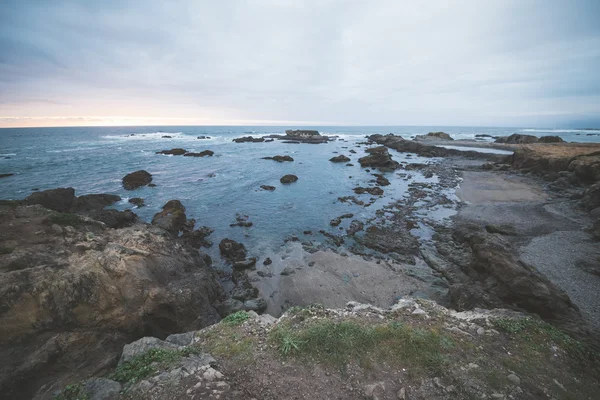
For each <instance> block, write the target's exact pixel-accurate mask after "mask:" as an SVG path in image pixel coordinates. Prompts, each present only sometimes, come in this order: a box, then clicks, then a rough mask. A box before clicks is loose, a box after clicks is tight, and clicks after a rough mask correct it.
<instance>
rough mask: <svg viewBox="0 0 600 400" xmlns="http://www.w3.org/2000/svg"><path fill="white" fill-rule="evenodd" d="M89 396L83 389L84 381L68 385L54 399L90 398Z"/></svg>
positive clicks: (78, 399)
mask: <svg viewBox="0 0 600 400" xmlns="http://www.w3.org/2000/svg"><path fill="white" fill-rule="evenodd" d="M88 399H89V397H88V396H87V395H86V394H85V391H84V390H83V384H82V383H76V384H73V385H68V386H67V387H66V388H64V389H63V390H62V392H60V394H59V395H58V396H55V397H54V400H88Z"/></svg>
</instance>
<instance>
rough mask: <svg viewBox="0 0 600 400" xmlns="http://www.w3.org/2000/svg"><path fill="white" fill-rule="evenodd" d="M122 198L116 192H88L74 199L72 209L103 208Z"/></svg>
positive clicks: (84, 210)
mask: <svg viewBox="0 0 600 400" xmlns="http://www.w3.org/2000/svg"><path fill="white" fill-rule="evenodd" d="M39 193H44V192H39ZM30 197H31V196H30ZM120 200H121V197H120V196H117V195H114V194H86V195H83V196H79V197H77V198H76V199H75V200H74V201H73V205H72V207H71V210H70V211H72V212H86V211H94V210H101V209H103V208H104V207H107V206H110V205H112V204H114V203H116V202H117V201H120ZM39 204H42V203H39ZM42 205H44V204H42ZM45 207H46V208H50V209H53V208H52V207H48V206H45ZM56 211H60V210H56Z"/></svg>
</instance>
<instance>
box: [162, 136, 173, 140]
mask: <svg viewBox="0 0 600 400" xmlns="http://www.w3.org/2000/svg"><path fill="white" fill-rule="evenodd" d="M161 138H163V139H173V136H169V135H165V136H161Z"/></svg>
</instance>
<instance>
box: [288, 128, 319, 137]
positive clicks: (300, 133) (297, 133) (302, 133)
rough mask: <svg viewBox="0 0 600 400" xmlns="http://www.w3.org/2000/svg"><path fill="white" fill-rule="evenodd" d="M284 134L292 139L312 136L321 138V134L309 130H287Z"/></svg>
mask: <svg viewBox="0 0 600 400" xmlns="http://www.w3.org/2000/svg"><path fill="white" fill-rule="evenodd" d="M285 134H286V135H287V136H292V137H314V136H321V134H320V133H319V131H314V130H309V129H298V130H291V129H288V130H286V131H285Z"/></svg>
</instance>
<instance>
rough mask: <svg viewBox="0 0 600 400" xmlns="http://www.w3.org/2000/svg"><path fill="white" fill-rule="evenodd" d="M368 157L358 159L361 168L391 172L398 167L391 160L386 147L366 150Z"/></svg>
mask: <svg viewBox="0 0 600 400" xmlns="http://www.w3.org/2000/svg"><path fill="white" fill-rule="evenodd" d="M366 152H367V153H369V155H368V156H365V157H362V158H359V159H358V162H359V163H360V166H361V167H373V168H377V169H379V170H382V171H393V170H395V169H396V168H398V167H399V166H400V164H399V163H398V162H397V161H394V160H392V156H391V155H390V153H389V152H388V149H387V147H385V146H378V147H372V148H370V149H367V150H366Z"/></svg>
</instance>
